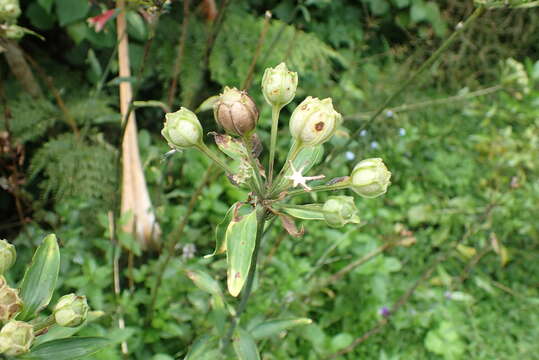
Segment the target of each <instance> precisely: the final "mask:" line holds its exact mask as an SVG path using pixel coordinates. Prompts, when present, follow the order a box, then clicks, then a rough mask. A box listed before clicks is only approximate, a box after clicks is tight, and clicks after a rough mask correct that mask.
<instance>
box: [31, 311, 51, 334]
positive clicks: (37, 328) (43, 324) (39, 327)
mask: <svg viewBox="0 0 539 360" xmlns="http://www.w3.org/2000/svg"><path fill="white" fill-rule="evenodd" d="M54 324H56V319H55V318H54V315H50V316H49V317H47V318H46V319H45V320H43V321H42V322H39V323H37V324H35V325H34V333H39V332H40V331H41V330H43V329H46V328H48V327H51V326H53V325H54Z"/></svg>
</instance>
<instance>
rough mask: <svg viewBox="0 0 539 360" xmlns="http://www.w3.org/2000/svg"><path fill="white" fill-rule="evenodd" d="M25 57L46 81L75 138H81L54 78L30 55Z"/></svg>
mask: <svg viewBox="0 0 539 360" xmlns="http://www.w3.org/2000/svg"><path fill="white" fill-rule="evenodd" d="M24 57H25V58H26V59H27V60H28V62H29V63H30V65H32V67H33V68H34V69H36V71H37V73H38V74H39V76H40V77H41V78H42V79H43V81H45V84H46V85H47V88H48V89H49V90H50V92H51V93H52V95H53V96H54V100H55V101H56V104H57V105H58V107H59V108H60V110H61V111H62V114H64V119H65V121H66V123H67V125H68V126H69V127H70V128H71V131H73V133H74V134H75V136H76V137H77V138H79V136H80V131H79V128H78V126H77V122H76V121H75V118H73V116H72V115H71V113H70V112H69V109H68V108H67V106H66V104H65V102H64V99H62V96H61V95H60V92H59V91H58V89H57V88H56V86H54V82H53V81H52V78H51V77H50V76H49V75H47V73H46V72H45V70H44V69H43V68H42V67H41V65H39V64H38V63H37V61H35V60H34V58H32V57H31V56H30V55H28V54H24Z"/></svg>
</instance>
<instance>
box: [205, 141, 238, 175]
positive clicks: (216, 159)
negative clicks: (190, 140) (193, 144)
mask: <svg viewBox="0 0 539 360" xmlns="http://www.w3.org/2000/svg"><path fill="white" fill-rule="evenodd" d="M197 149H198V150H200V151H202V152H203V153H204V155H206V156H207V157H209V158H210V159H212V160H213V161H214V162H215V163H216V164H217V165H218V166H219V167H220V168H221V169H223V170H224V171H225V172H226V173H227V174H233V173H234V171H233V170H232V169H231V168H230V167H229V166H228V165H227V164H225V163H224V161H223V160H221V158H219V156H218V155H217V154H216V153H214V152H213V151H212V150H211V149H210V148H209V147H207V146H206V144H204V143H201V144H200V145H198V146H197Z"/></svg>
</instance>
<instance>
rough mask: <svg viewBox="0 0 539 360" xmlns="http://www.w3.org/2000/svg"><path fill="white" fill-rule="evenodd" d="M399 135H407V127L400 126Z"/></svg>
mask: <svg viewBox="0 0 539 360" xmlns="http://www.w3.org/2000/svg"><path fill="white" fill-rule="evenodd" d="M399 135H400V136H404V135H406V129H405V128H400V129H399Z"/></svg>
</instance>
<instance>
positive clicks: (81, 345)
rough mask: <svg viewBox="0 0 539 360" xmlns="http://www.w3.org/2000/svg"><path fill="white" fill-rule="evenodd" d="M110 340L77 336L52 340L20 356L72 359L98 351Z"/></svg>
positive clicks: (29, 358) (35, 359)
mask: <svg viewBox="0 0 539 360" xmlns="http://www.w3.org/2000/svg"><path fill="white" fill-rule="evenodd" d="M111 344H112V342H111V341H110V340H108V339H105V338H100V337H79V338H76V337H75V338H68V339H59V340H53V341H49V342H46V343H43V344H41V345H38V346H36V347H34V348H32V349H31V351H30V353H29V354H27V355H25V356H24V357H22V358H23V359H28V360H73V359H79V358H81V357H83V356H87V355H90V354H93V353H95V352H98V351H99V350H101V349H103V347H105V346H108V345H111Z"/></svg>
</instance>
